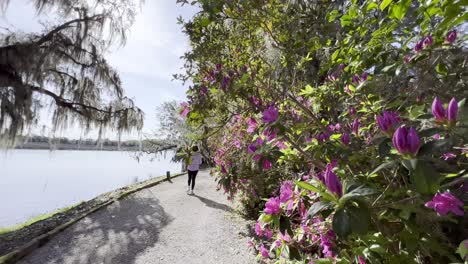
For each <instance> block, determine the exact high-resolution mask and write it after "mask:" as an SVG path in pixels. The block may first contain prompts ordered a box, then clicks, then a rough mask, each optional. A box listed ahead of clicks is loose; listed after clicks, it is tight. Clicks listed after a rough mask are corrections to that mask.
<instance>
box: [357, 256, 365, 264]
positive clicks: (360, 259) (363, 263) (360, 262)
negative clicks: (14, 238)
mask: <svg viewBox="0 0 468 264" xmlns="http://www.w3.org/2000/svg"><path fill="white" fill-rule="evenodd" d="M358 261H359V264H366V260H365V259H364V258H363V257H362V256H358Z"/></svg>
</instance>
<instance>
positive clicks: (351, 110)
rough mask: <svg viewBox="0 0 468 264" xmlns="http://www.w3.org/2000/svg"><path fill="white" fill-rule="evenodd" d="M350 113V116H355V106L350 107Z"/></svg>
mask: <svg viewBox="0 0 468 264" xmlns="http://www.w3.org/2000/svg"><path fill="white" fill-rule="evenodd" d="M348 113H349V115H350V116H353V115H355V114H356V108H354V107H353V106H350V107H349V109H348Z"/></svg>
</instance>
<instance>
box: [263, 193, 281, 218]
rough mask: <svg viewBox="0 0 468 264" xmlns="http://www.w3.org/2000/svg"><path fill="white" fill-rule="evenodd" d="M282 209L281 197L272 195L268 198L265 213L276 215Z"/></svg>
mask: <svg viewBox="0 0 468 264" xmlns="http://www.w3.org/2000/svg"><path fill="white" fill-rule="evenodd" d="M280 211H281V208H280V199H279V198H278V197H272V198H270V199H268V201H267V202H266V204H265V213H266V214H270V215H276V214H279V213H280Z"/></svg>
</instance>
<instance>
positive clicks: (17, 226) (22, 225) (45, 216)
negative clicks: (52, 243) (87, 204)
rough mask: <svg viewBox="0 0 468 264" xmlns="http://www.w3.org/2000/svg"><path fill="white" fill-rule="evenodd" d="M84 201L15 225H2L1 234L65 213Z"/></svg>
mask: <svg viewBox="0 0 468 264" xmlns="http://www.w3.org/2000/svg"><path fill="white" fill-rule="evenodd" d="M83 203H84V202H79V203H76V204H74V205H70V206H67V207H64V208H60V209H58V210H55V211H53V212H50V213H46V214H41V215H38V216H35V217H32V218H30V219H28V220H27V221H26V222H23V223H20V224H16V225H14V226H9V227H0V235H3V234H6V233H10V232H13V231H17V230H20V229H22V228H25V227H28V226H30V225H32V224H35V223H37V222H39V221H42V220H45V219H48V218H50V217H53V216H55V215H57V214H60V213H65V212H66V211H68V210H70V209H73V208H75V207H77V206H79V205H82V204H83Z"/></svg>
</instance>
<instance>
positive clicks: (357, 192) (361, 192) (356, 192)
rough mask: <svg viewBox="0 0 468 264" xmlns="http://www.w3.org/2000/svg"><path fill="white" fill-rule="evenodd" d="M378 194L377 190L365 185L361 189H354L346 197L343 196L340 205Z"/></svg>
mask: <svg viewBox="0 0 468 264" xmlns="http://www.w3.org/2000/svg"><path fill="white" fill-rule="evenodd" d="M375 193H377V191H376V190H374V189H371V188H369V187H366V186H365V185H361V186H359V187H357V188H356V189H353V190H352V191H350V192H348V193H346V194H345V195H343V196H342V197H341V198H340V200H339V202H340V204H344V202H345V201H347V200H350V199H352V198H356V197H362V196H369V195H372V194H375Z"/></svg>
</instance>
